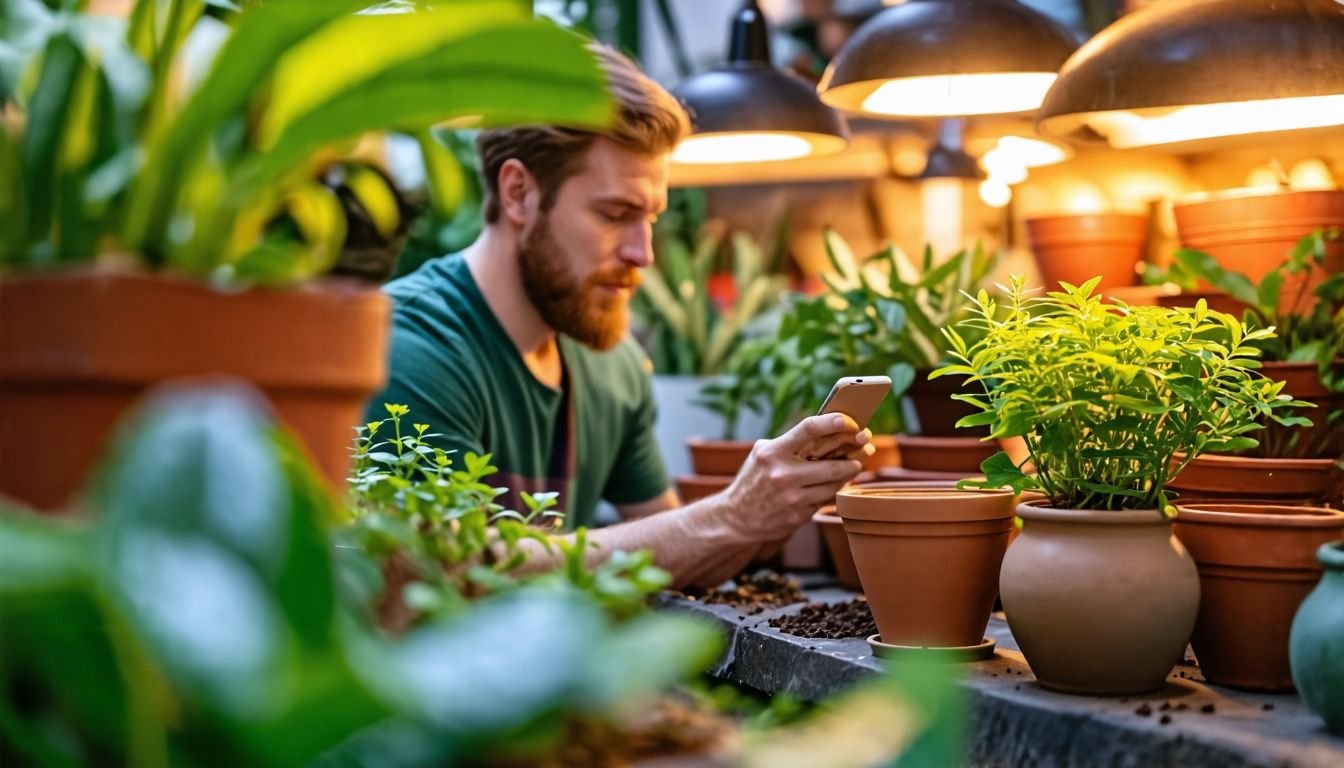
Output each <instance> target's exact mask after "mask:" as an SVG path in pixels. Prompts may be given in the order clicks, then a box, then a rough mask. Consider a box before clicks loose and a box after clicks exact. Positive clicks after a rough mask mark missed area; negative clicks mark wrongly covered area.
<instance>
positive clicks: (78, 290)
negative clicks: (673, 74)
mask: <svg viewBox="0 0 1344 768" xmlns="http://www.w3.org/2000/svg"><path fill="white" fill-rule="evenodd" d="M9 5H12V4H7V6H6V8H7V12H8V10H9ZM19 5H21V6H22V7H23V8H24V9H25V12H24V13H21V14H17V15H16V17H15V18H14V19H12V20H10V19H7V20H6V23H5V25H4V27H3V33H4V39H3V47H4V48H5V50H6V51H7V55H6V56H5V57H4V59H3V62H2V63H0V94H3V99H4V105H3V109H4V117H5V118H7V119H5V120H4V121H3V125H2V126H0V233H3V240H0V265H3V267H4V268H5V274H4V276H3V278H0V445H4V446H6V449H5V456H4V460H3V461H0V492H2V493H4V494H5V495H9V496H13V497H15V498H17V499H20V500H23V501H26V502H29V503H32V504H34V505H37V506H39V507H43V508H53V507H56V506H58V505H60V504H61V503H62V502H64V501H65V500H67V499H68V498H69V497H70V496H71V494H72V493H73V492H75V491H76V489H77V488H79V486H80V481H81V480H82V478H83V477H84V476H85V474H86V473H87V470H88V468H89V467H90V466H91V464H92V463H93V461H94V460H95V459H96V457H97V456H98V455H99V454H100V453H101V452H102V451H103V449H104V444H105V442H106V439H107V436H108V434H109V431H110V430H111V428H112V424H113V423H114V421H115V420H116V418H117V417H118V415H120V414H121V413H122V412H124V411H125V410H126V409H127V408H128V407H129V406H130V405H131V404H132V403H133V402H134V401H135V400H136V399H137V398H138V397H139V396H140V395H141V393H142V392H144V391H145V390H146V389H147V388H148V387H150V386H151V385H153V384H155V383H156V382H159V381H163V380H167V379H176V378H181V377H195V376H203V375H212V374H227V375H231V376H234V377H238V378H241V379H244V380H247V381H250V382H252V383H255V384H256V385H258V386H259V387H260V388H261V390H262V391H263V392H264V393H265V394H266V396H267V398H268V399H269V400H270V401H271V403H272V404H273V405H275V407H276V409H277V413H278V415H279V417H280V419H281V421H282V422H284V423H285V424H287V425H288V426H290V427H292V428H293V429H295V430H296V432H297V433H298V435H299V437H300V440H301V443H302V445H303V446H304V448H305V449H306V450H307V451H308V452H309V454H310V455H311V456H312V457H313V458H314V459H315V460H316V461H317V463H318V465H319V466H320V467H321V469H322V472H323V475H324V476H325V477H326V479H327V481H328V484H329V485H330V486H331V487H332V488H333V489H339V488H340V487H341V485H342V484H343V482H344V477H345V475H346V469H347V467H348V462H349V452H348V438H349V434H350V432H349V430H350V427H351V425H353V424H355V423H358V421H359V417H360V414H361V411H362V410H363V407H364V402H365V400H366V398H367V397H368V396H369V395H370V394H371V393H373V392H374V391H376V390H377V389H378V388H379V387H380V386H381V385H382V383H383V378H384V371H385V360H384V358H385V356H386V335H387V323H388V316H389V308H388V304H387V301H386V299H385V298H384V297H383V296H382V295H381V293H380V292H379V291H378V290H377V289H376V287H374V286H371V285H363V284H360V283H355V282H350V281H340V280H324V279H321V277H322V275H324V274H325V273H326V272H327V271H328V269H329V267H330V266H331V265H332V264H333V263H334V262H335V261H336V260H337V257H338V255H339V254H340V252H341V249H342V246H343V244H344V242H345V237H346V232H347V227H346V219H345V215H344V213H343V211H342V207H341V203H340V202H339V200H338V197H337V195H336V192H334V191H333V190H332V189H331V188H329V187H327V186H324V185H323V184H322V183H320V181H319V180H318V179H317V178H316V177H315V174H314V170H315V169H317V170H320V167H321V166H322V165H323V164H324V163H325V162H327V161H329V160H334V159H335V158H336V157H337V156H338V155H339V152H340V150H341V148H342V146H344V145H349V144H351V143H353V142H354V141H355V140H357V139H359V138H360V137H361V136H363V135H365V134H367V133H369V132H371V131H378V130H382V129H387V128H396V129H398V130H421V129H427V128H428V127H429V126H430V125H431V124H433V123H438V122H441V121H444V120H447V119H450V118H454V117H465V116H468V115H470V116H472V117H473V119H481V118H483V119H484V120H485V121H486V122H488V123H503V122H506V121H539V122H559V123H564V124H568V125H582V126H592V127H598V126H600V125H602V124H603V123H604V121H606V120H607V118H608V111H609V108H610V107H609V103H610V100H609V98H608V97H607V95H606V94H605V92H604V88H603V82H602V78H601V74H600V70H599V68H598V66H597V62H596V61H595V59H594V57H593V55H592V54H591V53H590V52H589V51H587V50H586V49H585V47H584V43H583V41H582V39H580V38H578V37H576V36H574V35H572V34H571V33H569V32H566V31H564V30H562V29H560V28H558V27H556V26H554V25H551V24H545V23H542V22H538V21H535V20H533V19H532V17H531V12H530V10H529V9H528V8H525V7H521V6H519V7H516V8H513V7H508V8H506V7H504V6H502V5H500V4H498V3H493V2H483V1H479V2H465V3H457V4H454V6H453V8H452V9H446V8H444V9H438V10H433V9H417V10H415V11H414V12H413V13H391V14H356V11H359V10H362V9H364V8H365V7H367V6H368V5H369V3H367V2H357V1H353V0H332V1H331V2H324V3H297V4H295V3H248V4H245V6H246V7H245V8H244V9H243V10H241V11H238V10H237V5H236V4H231V3H199V2H188V0H170V2H159V1H157V0H141V1H140V2H137V3H135V4H134V6H133V8H132V9H131V11H130V17H129V20H121V19H117V18H113V17H108V16H102V15H97V16H95V15H89V14H85V13H82V12H79V11H71V10H65V9H66V8H67V7H71V8H73V7H75V6H82V4H60V5H61V8H62V10H56V11H53V10H50V9H49V8H48V4H43V3H32V2H29V3H21V4H19ZM407 7H409V4H408V5H407ZM207 8H208V12H207V11H206V10H205V9H207ZM207 16H208V17H209V23H210V24H212V25H213V26H214V27H215V29H216V31H222V32H223V38H224V39H223V42H222V44H221V46H220V47H219V49H218V52H217V53H216V54H215V55H214V58H213V61H212V62H211V63H210V65H209V68H208V71H207V72H206V73H205V74H204V76H203V77H200V78H194V79H193V78H189V77H183V76H182V75H183V69H184V62H183V58H184V56H183V45H182V44H183V41H184V40H185V39H186V38H187V36H188V34H189V33H190V32H191V31H192V30H193V28H195V26H196V25H197V24H198V23H205V22H203V21H202V20H203V19H205V18H206V17H207ZM351 40H358V41H359V48H360V56H359V57H358V59H357V60H354V59H351V58H350V56H349V46H350V41H351ZM407 40H415V41H416V43H415V44H413V45H411V44H407V42H406V41H407ZM518 50H528V51H530V52H532V53H533V54H534V55H532V56H529V57H528V58H527V59H526V61H521V60H518V59H517V57H515V56H513V55H512V53H511V52H512V51H518ZM490 72H494V73H496V74H495V75H488V76H487V75H483V74H482V73H490ZM449 81H451V82H452V83H453V87H452V88H445V87H443V84H444V83H445V82H449ZM378 198H379V196H378V195H377V194H373V195H370V196H368V199H366V200H364V203H366V204H367V203H370V202H371V201H373V200H376V199H378ZM383 198H384V200H385V199H386V196H383ZM365 207H367V205H366V206H365ZM376 207H377V206H375V208H376ZM385 207H386V206H384V208H385ZM384 214H386V215H384ZM387 215H390V216H391V217H395V216H396V215H397V211H396V210H380V211H379V216H378V217H376V218H379V219H380V220H381V219H386V218H387ZM40 435H46V436H48V438H49V439H38V436H40ZM19 446H27V447H25V448H19Z"/></svg>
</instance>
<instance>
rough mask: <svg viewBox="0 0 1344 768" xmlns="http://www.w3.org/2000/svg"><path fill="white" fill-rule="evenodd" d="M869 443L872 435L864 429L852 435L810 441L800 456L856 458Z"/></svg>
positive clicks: (805, 457) (846, 433)
mask: <svg viewBox="0 0 1344 768" xmlns="http://www.w3.org/2000/svg"><path fill="white" fill-rule="evenodd" d="M871 442H872V433H870V432H869V431H868V430H866V429H865V430H861V431H859V432H857V433H854V434H851V433H849V432H840V433H837V434H834V435H827V436H826V437H823V438H821V439H819V440H814V441H812V443H811V444H809V445H808V446H807V447H806V448H804V449H803V451H802V453H801V454H800V456H801V457H802V458H804V459H840V458H845V457H849V458H858V457H860V456H862V455H863V454H861V453H858V451H859V450H860V449H861V448H862V447H863V446H864V445H866V444H870V443H871ZM860 460H862V459H860Z"/></svg>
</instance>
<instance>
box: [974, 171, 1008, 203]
mask: <svg viewBox="0 0 1344 768" xmlns="http://www.w3.org/2000/svg"><path fill="white" fill-rule="evenodd" d="M980 199H981V200H983V201H984V203H985V205H988V206H989V207H991V208H1002V207H1004V206H1005V205H1007V204H1008V203H1009V202H1010V201H1011V200H1012V199H1013V190H1012V189H1011V188H1009V186H1008V185H1007V184H1004V183H1003V182H1001V181H997V180H995V179H993V178H990V179H986V180H985V181H982V182H980Z"/></svg>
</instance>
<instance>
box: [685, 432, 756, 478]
mask: <svg viewBox="0 0 1344 768" xmlns="http://www.w3.org/2000/svg"><path fill="white" fill-rule="evenodd" d="M754 445H756V443H755V441H752V440H707V439H705V438H703V437H692V438H690V439H689V440H687V441H686V447H687V448H688V449H690V451H691V470H692V471H693V472H695V474H697V475H726V476H728V477H736V476H737V472H738V470H740V469H742V465H743V464H746V463H747V457H748V456H750V455H751V449H752V447H753V446H754Z"/></svg>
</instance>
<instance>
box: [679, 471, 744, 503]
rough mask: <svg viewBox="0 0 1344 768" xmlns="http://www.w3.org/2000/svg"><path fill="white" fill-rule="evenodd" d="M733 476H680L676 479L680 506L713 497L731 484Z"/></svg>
mask: <svg viewBox="0 0 1344 768" xmlns="http://www.w3.org/2000/svg"><path fill="white" fill-rule="evenodd" d="M733 477H734V476H733V475H681V476H679V477H678V478H676V481H675V482H676V484H677V496H679V497H680V498H681V503H682V504H690V503H691V502H692V501H696V500H698V499H703V498H705V497H706V496H713V495H714V494H716V493H718V492H719V491H722V490H723V489H725V488H727V487H728V486H730V485H732V484H733Z"/></svg>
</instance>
